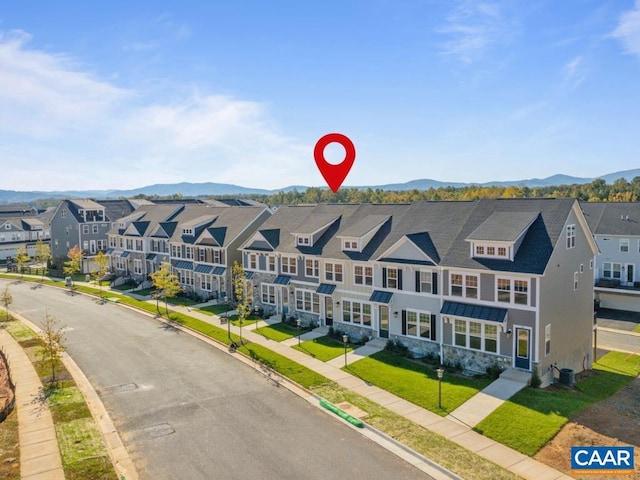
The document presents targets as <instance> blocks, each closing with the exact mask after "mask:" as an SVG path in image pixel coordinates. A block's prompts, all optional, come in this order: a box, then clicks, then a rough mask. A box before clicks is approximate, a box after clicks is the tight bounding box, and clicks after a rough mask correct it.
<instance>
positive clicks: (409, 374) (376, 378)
mask: <svg viewBox="0 0 640 480" xmlns="http://www.w3.org/2000/svg"><path fill="white" fill-rule="evenodd" d="M343 370H345V371H347V372H349V373H351V374H352V375H356V376H358V377H360V378H362V379H363V380H365V381H367V382H369V383H372V384H373V385H376V386H378V387H380V388H382V389H383V390H386V391H388V392H391V393H393V394H394V395H397V396H398V397H400V398H404V399H405V400H407V401H409V402H411V403H414V404H416V405H419V406H421V407H422V408H426V409H427V410H429V411H431V412H434V413H437V414H438V415H442V416H446V415H447V414H448V413H449V412H452V411H453V410H455V409H456V408H457V407H459V406H460V405H462V404H463V403H464V402H466V401H467V400H469V399H470V398H471V397H472V396H474V395H475V394H476V393H478V392H479V391H480V390H482V389H483V388H484V387H486V386H487V385H489V384H490V383H491V379H489V378H468V377H463V376H461V375H457V374H452V373H445V378H444V380H443V382H442V409H440V408H439V407H438V378H437V376H436V371H435V369H433V368H431V367H429V366H427V365H424V364H421V363H418V362H415V361H412V360H409V359H407V358H406V357H403V356H400V355H397V354H395V353H392V352H387V351H386V350H383V351H381V352H378V353H375V354H373V355H371V356H370V357H366V358H363V359H362V360H358V361H357V362H354V363H352V364H351V365H349V366H347V367H346V369H343Z"/></svg>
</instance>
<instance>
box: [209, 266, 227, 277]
mask: <svg viewBox="0 0 640 480" xmlns="http://www.w3.org/2000/svg"><path fill="white" fill-rule="evenodd" d="M226 270H227V269H226V268H224V267H216V268H214V269H213V273H212V275H216V276H218V277H221V276H222V275H224V272H225V271H226Z"/></svg>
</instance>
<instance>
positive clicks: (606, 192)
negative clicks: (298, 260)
mask: <svg viewBox="0 0 640 480" xmlns="http://www.w3.org/2000/svg"><path fill="white" fill-rule="evenodd" d="M549 197H556V198H558V197H570V198H577V199H578V200H580V201H584V202H636V201H638V199H639V198H640V176H638V177H634V178H633V180H631V181H630V182H629V181H627V180H626V179H624V178H620V179H618V180H616V181H615V182H613V183H610V184H609V183H607V182H605V181H604V180H602V179H600V178H598V179H596V180H594V181H592V182H591V183H585V184H573V185H555V186H547V187H527V186H525V185H515V186H514V185H512V186H508V187H504V186H480V185H469V186H466V187H440V188H430V189H428V190H416V189H414V190H403V191H390V190H389V191H387V190H382V189H380V188H376V189H373V188H367V189H364V190H359V189H356V188H341V189H340V190H338V191H337V192H336V193H333V192H331V190H329V189H327V188H318V187H310V188H307V189H306V190H305V191H304V192H299V191H297V190H292V191H290V192H283V191H282V192H278V193H275V194H273V195H257V194H242V195H218V196H215V198H218V199H225V198H239V199H250V200H257V201H259V202H262V203H265V204H267V205H294V204H303V203H410V202H417V201H436V200H445V201H450V200H478V199H480V198H549ZM133 198H144V199H148V200H151V201H153V200H162V199H173V200H176V199H181V198H183V197H182V194H180V193H174V194H172V195H164V196H162V195H143V194H140V195H136V196H135V197H133ZM198 198H207V197H198ZM59 202H60V200H59V199H42V200H37V201H36V202H34V204H35V206H36V207H38V208H43V207H48V206H53V205H57V204H58V203H59Z"/></svg>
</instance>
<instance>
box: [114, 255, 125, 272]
mask: <svg viewBox="0 0 640 480" xmlns="http://www.w3.org/2000/svg"><path fill="white" fill-rule="evenodd" d="M126 269H127V264H126V262H125V260H124V258H121V257H116V270H126Z"/></svg>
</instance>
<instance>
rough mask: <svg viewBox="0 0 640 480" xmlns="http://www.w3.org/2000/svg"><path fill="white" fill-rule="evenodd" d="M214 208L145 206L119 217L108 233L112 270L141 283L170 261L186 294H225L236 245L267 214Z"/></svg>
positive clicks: (221, 206)
mask: <svg viewBox="0 0 640 480" xmlns="http://www.w3.org/2000/svg"><path fill="white" fill-rule="evenodd" d="M216 205H218V206H210V205H207V204H181V203H176V202H172V203H166V204H159V205H144V206H142V207H140V208H139V209H137V210H136V211H135V212H133V213H132V214H130V215H128V216H127V217H124V218H121V219H119V220H118V222H116V224H115V226H114V228H112V229H111V230H110V231H109V234H108V237H109V250H108V255H109V258H110V263H111V268H112V270H113V271H114V272H115V273H116V274H117V275H118V276H121V277H128V278H132V279H134V280H135V281H137V282H143V281H146V280H147V279H148V276H149V275H150V274H151V273H153V272H155V271H156V270H157V269H158V268H159V267H160V265H161V263H163V262H169V263H171V266H172V270H173V272H175V273H176V275H177V276H178V279H179V281H180V285H181V286H182V288H183V289H184V290H185V291H187V292H192V293H194V294H196V295H198V296H200V297H202V298H212V297H215V298H220V297H222V296H225V295H229V293H230V292H231V267H232V266H233V262H234V261H236V260H237V261H239V262H241V253H240V251H239V250H238V247H239V246H240V245H241V244H242V242H244V241H245V240H246V239H247V238H248V237H249V236H250V235H251V234H253V232H254V231H255V229H256V228H257V227H258V226H259V225H260V224H261V223H262V222H264V221H265V220H266V219H267V218H268V217H269V215H270V214H271V211H270V210H269V209H268V208H267V207H265V206H264V205H262V206H228V205H226V204H224V203H217V204H216Z"/></svg>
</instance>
